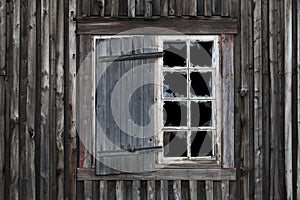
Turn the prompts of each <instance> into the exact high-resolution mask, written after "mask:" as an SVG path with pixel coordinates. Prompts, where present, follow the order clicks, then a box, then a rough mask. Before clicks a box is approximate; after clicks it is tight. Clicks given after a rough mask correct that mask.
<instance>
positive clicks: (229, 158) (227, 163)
mask: <svg viewBox="0 0 300 200" xmlns="http://www.w3.org/2000/svg"><path fill="white" fill-rule="evenodd" d="M233 47H234V38H233V36H232V35H229V36H224V35H222V62H223V68H222V77H223V83H222V84H223V85H222V87H223V98H222V99H223V101H222V102H223V109H224V112H223V117H222V118H223V135H224V136H225V137H223V167H224V168H233V167H234V140H233V138H234V105H233V101H232V99H234V91H233V90H232V88H234V63H233V58H234V55H233V53H234V52H233Z"/></svg>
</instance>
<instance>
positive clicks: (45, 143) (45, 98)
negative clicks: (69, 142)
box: [39, 1, 50, 199]
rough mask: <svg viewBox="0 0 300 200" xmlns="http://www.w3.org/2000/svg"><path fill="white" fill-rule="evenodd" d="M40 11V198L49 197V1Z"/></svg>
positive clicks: (43, 2)
mask: <svg viewBox="0 0 300 200" xmlns="http://www.w3.org/2000/svg"><path fill="white" fill-rule="evenodd" d="M41 7H42V12H41V19H42V22H41V26H42V30H41V41H42V46H41V56H42V60H41V62H42V64H41V71H42V74H41V125H40V126H41V127H40V129H41V158H40V160H41V161H40V162H41V169H40V170H41V174H40V176H41V177H43V178H41V182H40V184H41V185H40V188H41V193H40V195H41V196H40V197H39V198H40V199H49V198H50V174H49V165H50V163H49V161H50V154H49V153H50V152H49V150H50V149H49V148H50V146H49V144H50V141H49V140H50V130H49V128H50V126H49V123H50V122H49V118H50V115H49V103H50V102H49V100H50V92H49V89H50V40H49V39H50V37H49V35H50V16H49V13H50V8H49V2H47V1H42V5H41Z"/></svg>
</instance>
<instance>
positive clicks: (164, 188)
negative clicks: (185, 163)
mask: <svg viewBox="0 0 300 200" xmlns="http://www.w3.org/2000/svg"><path fill="white" fill-rule="evenodd" d="M160 194H161V196H160V199H161V200H165V199H168V181H160Z"/></svg>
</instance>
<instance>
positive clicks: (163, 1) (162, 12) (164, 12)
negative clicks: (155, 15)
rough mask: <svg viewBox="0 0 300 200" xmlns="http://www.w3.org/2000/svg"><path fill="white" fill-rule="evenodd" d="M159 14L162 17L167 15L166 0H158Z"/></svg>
mask: <svg viewBox="0 0 300 200" xmlns="http://www.w3.org/2000/svg"><path fill="white" fill-rule="evenodd" d="M160 15H161V16H163V17H166V16H168V0H161V1H160Z"/></svg>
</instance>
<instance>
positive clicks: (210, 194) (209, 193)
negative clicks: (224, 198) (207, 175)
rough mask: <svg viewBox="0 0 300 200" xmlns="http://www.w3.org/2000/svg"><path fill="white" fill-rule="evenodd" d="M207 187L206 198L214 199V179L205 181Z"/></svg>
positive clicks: (208, 199)
mask: <svg viewBox="0 0 300 200" xmlns="http://www.w3.org/2000/svg"><path fill="white" fill-rule="evenodd" d="M205 189H206V199H207V200H213V199H214V182H213V181H205Z"/></svg>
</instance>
